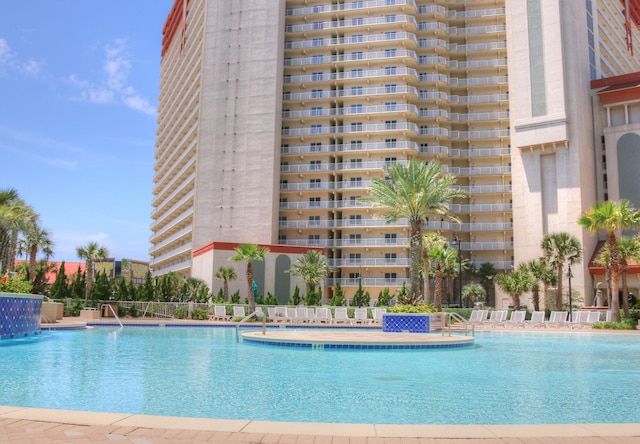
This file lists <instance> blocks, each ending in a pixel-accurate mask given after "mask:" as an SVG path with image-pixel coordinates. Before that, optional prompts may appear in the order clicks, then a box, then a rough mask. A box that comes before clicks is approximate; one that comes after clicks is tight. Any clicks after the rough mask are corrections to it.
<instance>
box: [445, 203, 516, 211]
mask: <svg viewBox="0 0 640 444" xmlns="http://www.w3.org/2000/svg"><path fill="white" fill-rule="evenodd" d="M512 209H513V205H512V204H511V203H499V204H464V205H460V204H449V210H450V211H452V212H454V213H510V212H511V210H512Z"/></svg>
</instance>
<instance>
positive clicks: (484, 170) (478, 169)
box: [447, 166, 511, 176]
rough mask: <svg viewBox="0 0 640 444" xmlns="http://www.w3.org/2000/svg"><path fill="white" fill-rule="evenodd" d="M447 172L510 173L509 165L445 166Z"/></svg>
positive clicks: (476, 174) (472, 173)
mask: <svg viewBox="0 0 640 444" xmlns="http://www.w3.org/2000/svg"><path fill="white" fill-rule="evenodd" d="M447 170H448V172H449V173H452V174H455V175H458V176H505V175H510V174H511V167H510V166H496V167H469V168H458V167H449V168H447Z"/></svg>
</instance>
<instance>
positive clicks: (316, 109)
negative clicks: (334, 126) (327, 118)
mask: <svg viewBox="0 0 640 444" xmlns="http://www.w3.org/2000/svg"><path fill="white" fill-rule="evenodd" d="M321 115H322V107H321V106H313V107H311V116H312V117H316V116H321Z"/></svg>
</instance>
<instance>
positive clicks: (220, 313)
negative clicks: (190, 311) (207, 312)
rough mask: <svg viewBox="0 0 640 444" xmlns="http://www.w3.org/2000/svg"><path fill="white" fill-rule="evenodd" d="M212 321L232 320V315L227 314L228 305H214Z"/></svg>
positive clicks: (210, 317)
mask: <svg viewBox="0 0 640 444" xmlns="http://www.w3.org/2000/svg"><path fill="white" fill-rule="evenodd" d="M209 320H210V321H230V320H231V316H229V315H227V307H226V306H224V305H216V306H214V307H213V314H212V315H211V316H209Z"/></svg>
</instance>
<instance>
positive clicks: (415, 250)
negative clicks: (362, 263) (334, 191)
mask: <svg viewBox="0 0 640 444" xmlns="http://www.w3.org/2000/svg"><path fill="white" fill-rule="evenodd" d="M440 169H441V167H440V163H438V162H430V163H428V164H425V163H424V162H421V161H419V160H415V159H412V160H409V162H408V163H407V166H403V165H401V164H399V163H393V164H392V165H391V166H389V167H387V168H385V169H384V171H385V175H386V176H387V177H388V179H387V178H374V179H373V180H372V183H371V187H370V189H369V191H370V194H371V197H370V198H367V199H363V200H365V201H367V202H371V203H372V204H373V206H374V207H377V208H380V210H381V211H380V213H379V216H381V217H383V218H385V219H387V222H388V223H392V222H395V221H397V220H398V219H401V218H406V219H408V221H409V225H410V230H411V237H410V256H411V268H410V271H409V277H410V281H411V285H410V293H411V295H410V297H411V299H412V300H413V301H415V302H417V301H418V299H419V298H420V296H421V295H420V269H421V262H420V260H421V255H422V223H423V222H424V220H425V218H426V217H427V216H429V215H440V216H443V217H446V218H448V219H450V220H453V221H459V219H458V218H457V217H456V216H455V215H454V214H452V213H451V212H450V211H449V208H448V206H447V203H449V202H450V201H451V200H453V199H455V198H462V197H466V196H467V193H466V192H465V191H463V190H461V189H457V188H454V184H455V183H456V177H455V176H454V175H453V174H443V173H442V172H441V171H440Z"/></svg>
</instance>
